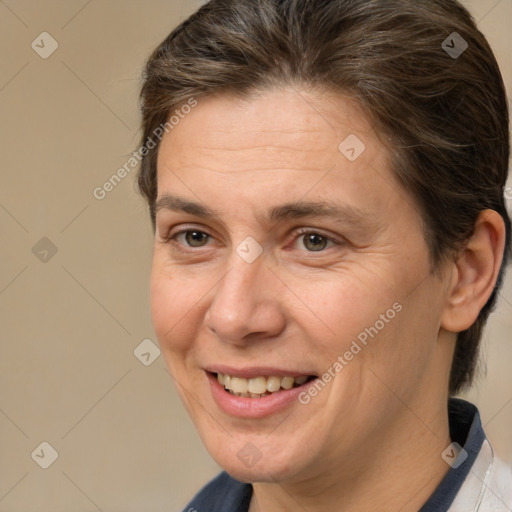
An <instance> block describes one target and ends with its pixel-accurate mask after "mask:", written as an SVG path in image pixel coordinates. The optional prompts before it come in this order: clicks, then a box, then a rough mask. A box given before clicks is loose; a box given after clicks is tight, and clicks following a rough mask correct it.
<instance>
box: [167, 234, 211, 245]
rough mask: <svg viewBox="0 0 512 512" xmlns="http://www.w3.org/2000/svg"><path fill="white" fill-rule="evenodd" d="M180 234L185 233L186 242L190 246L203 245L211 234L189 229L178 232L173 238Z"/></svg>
mask: <svg viewBox="0 0 512 512" xmlns="http://www.w3.org/2000/svg"><path fill="white" fill-rule="evenodd" d="M179 235H185V242H186V245H187V246H189V247H203V246H204V245H205V242H207V241H208V237H209V236H210V235H208V234H207V233H203V232H202V231H197V230H187V231H182V232H180V233H177V234H176V235H174V237H173V238H177V237H178V236H179Z"/></svg>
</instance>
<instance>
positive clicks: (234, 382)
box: [231, 377, 249, 393]
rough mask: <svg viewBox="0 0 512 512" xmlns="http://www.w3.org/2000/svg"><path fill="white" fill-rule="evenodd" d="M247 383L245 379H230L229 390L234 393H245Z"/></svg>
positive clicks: (247, 386)
mask: <svg viewBox="0 0 512 512" xmlns="http://www.w3.org/2000/svg"><path fill="white" fill-rule="evenodd" d="M248 388H249V383H248V382H247V379H244V378H239V377H231V390H232V391H234V392H235V393H247V391H248Z"/></svg>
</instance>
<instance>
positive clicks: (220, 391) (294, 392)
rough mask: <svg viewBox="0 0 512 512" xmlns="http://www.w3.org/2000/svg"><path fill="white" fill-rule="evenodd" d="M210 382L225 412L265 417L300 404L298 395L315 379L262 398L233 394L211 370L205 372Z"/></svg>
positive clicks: (213, 392) (214, 395)
mask: <svg viewBox="0 0 512 512" xmlns="http://www.w3.org/2000/svg"><path fill="white" fill-rule="evenodd" d="M205 373H206V376H207V378H208V381H209V382H210V388H211V390H212V396H213V399H214V401H215V403H216V404H217V405H218V406H219V407H220V409H222V410H223V411H224V412H225V413H227V414H230V415H231V416H236V417H238V418H263V417H265V416H270V415H272V414H275V413H277V412H280V411H283V410H284V409H286V408H288V407H290V406H291V405H292V404H293V403H296V404H298V405H300V403H299V402H298V396H299V395H300V394H301V393H302V392H303V391H305V390H306V389H307V388H308V387H309V385H310V384H312V383H314V382H315V381H314V380H312V381H309V382H306V383H305V384H302V385H301V386H297V387H296V388H292V389H282V390H281V391H277V392H275V393H272V394H270V395H267V396H264V397H261V398H246V397H242V396H236V395H232V394H231V393H229V392H228V391H226V390H225V389H224V386H222V385H221V384H220V382H219V381H218V380H217V377H216V376H215V375H213V374H211V373H209V372H205Z"/></svg>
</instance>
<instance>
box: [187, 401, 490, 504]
mask: <svg viewBox="0 0 512 512" xmlns="http://www.w3.org/2000/svg"><path fill="white" fill-rule="evenodd" d="M448 414H449V422H450V437H451V439H452V441H453V442H456V443H458V444H459V445H460V446H462V447H463V448H464V450H465V451H466V452H467V454H468V457H467V459H466V460H465V461H464V462H463V463H462V464H461V465H460V466H458V467H457V469H454V468H453V467H452V468H450V470H449V471H448V473H447V474H446V476H445V477H444V478H443V480H442V481H441V483H440V484H439V486H438V487H437V489H436V490H435V491H434V493H433V494H432V496H430V498H429V499H428V501H427V502H426V503H425V504H424V505H423V507H421V509H420V510H419V512H446V511H448V509H449V508H450V506H451V504H452V502H453V500H454V499H455V496H456V495H457V493H458V492H459V491H460V488H461V487H462V484H463V482H464V480H465V478H466V476H467V475H468V474H469V471H470V469H471V467H472V466H473V463H474V462H475V460H476V457H477V455H478V452H479V451H480V448H481V447H482V443H483V442H484V440H485V434H484V431H483V428H482V422H481V421H480V415H479V413H478V410H477V408H476V407H475V406H474V405H472V404H470V403H469V402H466V401H464V400H460V399H456V398H452V399H450V401H449V404H448ZM439 456H441V454H439ZM251 496H252V485H251V484H245V483H242V482H238V481H237V480H235V479H233V478H231V477H230V476H229V475H228V474H227V473H226V472H225V471H223V472H222V473H220V474H219V475H218V476H217V477H215V478H214V479H213V480H212V481H211V482H209V483H208V484H207V485H206V486H205V487H203V488H202V489H201V490H200V491H199V493H198V494H197V495H196V496H195V498H194V499H193V500H192V501H191V502H190V503H189V504H188V505H187V506H186V507H185V509H184V511H183V512H189V511H193V510H198V511H202V510H208V512H248V510H249V503H250V501H251Z"/></svg>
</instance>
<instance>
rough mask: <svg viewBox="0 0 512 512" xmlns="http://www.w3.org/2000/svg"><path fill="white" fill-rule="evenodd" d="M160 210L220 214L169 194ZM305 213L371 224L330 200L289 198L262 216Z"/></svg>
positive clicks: (366, 226) (366, 216)
mask: <svg viewBox="0 0 512 512" xmlns="http://www.w3.org/2000/svg"><path fill="white" fill-rule="evenodd" d="M160 210H169V211H175V212H182V213H188V214H190V215H194V216H196V217H200V218H203V219H213V218H214V217H219V214H218V213H216V212H215V211H212V210H210V209H208V208H206V207H205V206H204V205H202V204H201V203H196V202H194V201H190V200H188V199H185V198H183V197H179V196H176V195H172V194H165V195H163V196H162V197H160V198H159V199H158V200H157V201H156V203H155V214H156V213H158V212H159V211H160ZM304 217H331V218H335V219H338V220H344V221H346V222H350V223H351V224H355V225H356V226H359V227H361V228H364V229H370V228H371V227H372V226H373V225H374V223H373V222H372V221H371V220H370V219H371V217H370V213H369V212H368V211H365V210H361V209H359V208H355V207H353V206H350V205H342V204H338V203H335V202H332V201H292V202H289V203H285V204H282V205H279V206H274V207H273V208H270V209H269V210H267V211H266V212H265V215H264V219H265V220H266V221H267V222H269V223H272V224H275V223H277V222H279V221H282V220H287V219H301V218H304Z"/></svg>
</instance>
